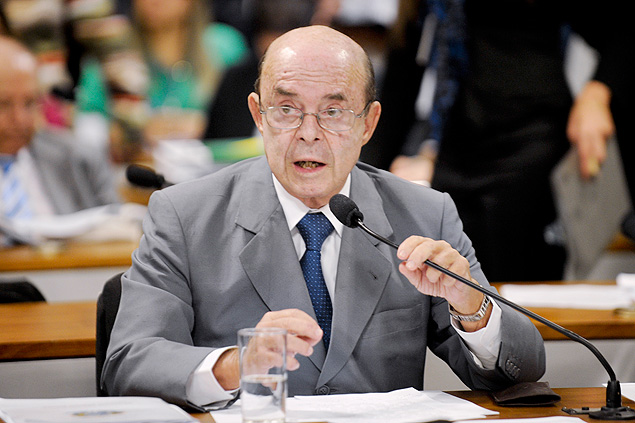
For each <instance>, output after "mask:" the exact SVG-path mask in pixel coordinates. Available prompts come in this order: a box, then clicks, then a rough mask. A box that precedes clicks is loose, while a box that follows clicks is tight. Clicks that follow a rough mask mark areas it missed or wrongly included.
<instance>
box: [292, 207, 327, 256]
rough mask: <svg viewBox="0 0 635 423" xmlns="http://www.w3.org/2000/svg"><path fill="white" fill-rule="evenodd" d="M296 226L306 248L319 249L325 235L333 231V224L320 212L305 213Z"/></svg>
mask: <svg viewBox="0 0 635 423" xmlns="http://www.w3.org/2000/svg"><path fill="white" fill-rule="evenodd" d="M296 226H297V228H298V230H299V231H300V235H302V238H303V239H304V243H305V244H306V248H307V250H315V251H320V250H321V249H322V243H323V242H324V240H325V239H326V237H327V236H329V234H330V233H331V232H333V225H331V222H329V220H328V218H327V217H326V216H324V215H323V214H322V213H307V214H305V215H304V217H303V218H302V219H301V220H300V221H299V222H298V224H297V225H296Z"/></svg>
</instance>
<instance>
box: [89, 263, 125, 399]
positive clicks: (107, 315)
mask: <svg viewBox="0 0 635 423" xmlns="http://www.w3.org/2000/svg"><path fill="white" fill-rule="evenodd" d="M121 275H123V273H118V274H116V275H114V276H113V277H112V278H110V279H108V281H107V282H106V283H105V284H104V287H103V289H102V291H101V294H99V297H98V298H97V328H96V329H97V333H96V342H95V376H96V382H97V396H98V397H106V396H108V393H107V392H106V391H105V390H104V389H102V388H101V383H100V382H101V371H102V368H103V367H104V362H105V361H106V351H107V350H108V343H109V342H110V332H111V331H112V327H113V325H114V324H115V318H116V317H117V311H118V310H119V301H120V299H121Z"/></svg>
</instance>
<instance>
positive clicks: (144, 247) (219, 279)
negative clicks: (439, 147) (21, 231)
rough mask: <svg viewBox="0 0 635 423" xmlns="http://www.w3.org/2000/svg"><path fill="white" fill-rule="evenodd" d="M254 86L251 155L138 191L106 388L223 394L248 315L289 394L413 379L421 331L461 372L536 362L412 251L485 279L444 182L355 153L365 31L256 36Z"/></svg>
mask: <svg viewBox="0 0 635 423" xmlns="http://www.w3.org/2000/svg"><path fill="white" fill-rule="evenodd" d="M256 86H257V92H254V93H252V94H251V95H250V96H249V99H248V105H249V108H250V110H251V113H252V117H253V118H254V122H255V123H256V126H257V127H258V129H259V130H260V132H261V133H262V135H263V140H264V146H265V152H266V157H259V158H254V159H250V160H247V161H244V162H240V163H238V164H235V165H233V166H230V167H228V168H226V169H224V170H222V171H219V172H217V173H215V174H212V175H209V176H207V177H204V178H202V179H199V180H195V181H191V182H186V183H182V184H178V185H176V186H173V187H170V188H167V189H164V190H162V191H158V192H156V193H155V194H153V196H152V198H151V200H150V204H149V214H148V216H147V217H146V219H145V221H144V236H143V239H142V240H141V243H140V246H139V249H138V250H137V251H136V252H135V253H134V254H133V264H132V267H131V268H130V270H128V271H127V272H126V273H125V274H124V276H123V277H122V298H121V305H120V308H119V312H118V315H117V319H116V322H115V325H114V328H113V332H112V338H111V342H110V345H109V348H108V354H107V359H106V363H105V365H104V368H103V375H102V381H101V382H102V386H103V387H104V388H105V389H106V391H107V392H108V393H109V394H112V395H152V396H159V397H162V398H164V399H166V400H168V401H170V402H173V403H176V404H179V405H182V406H187V405H189V406H196V407H206V406H208V405H211V406H217V405H222V404H225V403H227V401H231V399H232V398H234V397H235V395H236V390H237V388H238V385H239V378H238V353H237V350H236V347H235V343H236V331H237V330H238V329H240V328H244V327H254V326H256V327H282V328H285V329H287V330H288V331H289V333H290V334H291V335H290V336H289V338H288V349H289V357H288V368H289V369H290V370H292V371H291V372H290V374H289V385H288V386H289V394H290V395H298V394H305V395H306V394H329V393H331V394H332V393H350V392H371V391H389V390H394V389H399V388H404V387H415V388H417V389H423V372H424V364H425V357H426V348H427V347H429V348H430V350H431V351H432V352H433V353H434V354H436V355H438V356H439V357H441V358H442V359H443V360H445V361H446V362H447V363H448V364H449V365H450V366H451V368H452V369H453V370H454V372H455V373H457V375H459V377H460V378H461V380H463V382H464V383H466V385H467V386H469V387H470V388H473V389H486V390H497V389H501V388H504V387H507V386H510V385H512V384H515V383H517V382H521V381H535V380H537V379H539V378H540V377H541V376H542V374H543V372H544V367H545V357H544V345H543V341H542V338H541V337H540V335H539V333H538V332H537V330H536V328H535V326H534V325H533V324H532V323H531V322H530V321H529V320H528V319H527V318H526V317H525V316H522V315H520V314H518V313H517V312H515V311H514V310H512V309H510V308H508V307H507V306H505V305H504V304H495V303H494V302H490V301H489V300H488V299H487V297H486V296H484V295H483V294H481V293H479V292H478V291H475V290H473V289H471V288H469V287H467V286H465V285H463V284H461V283H459V282H457V281H455V280H453V279H452V278H449V277H446V276H444V275H443V274H442V273H440V272H438V271H437V270H435V269H432V268H429V267H428V266H426V265H425V264H424V261H425V260H426V259H430V260H432V261H435V262H437V263H438V264H440V265H442V266H443V267H446V268H448V269H450V270H452V271H454V272H455V273H457V274H459V275H461V276H463V277H465V278H467V279H470V280H472V281H474V282H476V283H479V284H480V285H483V286H488V282H487V279H486V277H485V275H483V272H482V271H481V268H480V265H479V263H478V261H477V259H476V255H475V252H474V249H473V248H472V245H471V243H470V241H469V238H468V237H467V236H466V235H465V234H464V233H463V231H462V225H461V221H460V219H459V217H458V214H457V211H456V208H455V207H454V204H453V202H452V200H451V198H450V197H449V196H448V195H447V194H443V193H440V192H436V191H434V190H431V189H429V188H426V187H423V186H420V185H415V184H412V183H410V182H407V181H405V180H403V179H400V178H398V177H395V176H393V175H390V174H389V173H387V172H383V171H380V170H377V169H375V168H372V167H370V166H367V165H365V164H362V163H358V162H357V159H358V157H359V154H360V151H361V148H362V146H363V145H364V144H365V143H366V142H368V141H369V139H370V137H371V136H372V133H373V131H374V129H375V127H376V124H377V121H378V119H379V115H380V113H381V105H380V104H379V102H377V101H375V100H374V98H375V97H374V96H375V92H374V76H373V72H372V65H371V64H370V61H369V59H368V56H367V55H366V54H365V52H364V51H363V49H362V48H361V47H360V46H359V45H357V44H356V43H355V42H354V41H352V40H351V39H350V38H348V37H346V36H345V35H343V34H341V33H339V32H337V31H335V30H333V29H331V28H328V27H322V26H311V27H305V28H300V29H296V30H292V31H290V32H288V33H286V34H285V35H283V36H281V37H279V38H278V39H277V40H276V41H274V42H273V43H272V44H271V46H270V47H269V50H268V51H267V53H266V55H265V58H264V62H263V64H262V66H261V72H260V76H259V80H258V81H257V84H256ZM338 193H342V194H345V195H348V196H350V197H351V198H352V199H353V200H354V201H355V202H356V203H357V204H358V206H359V207H360V209H361V210H362V211H363V212H364V215H365V219H364V222H365V223H366V224H367V225H368V226H369V227H372V228H373V229H374V230H375V231H377V232H379V233H381V234H382V235H384V236H386V237H388V238H390V239H392V240H394V241H396V242H401V244H400V246H399V250H398V251H397V253H395V251H394V250H392V249H391V248H390V247H387V246H386V245H383V244H381V243H379V242H378V241H376V240H374V239H373V238H371V237H369V236H368V235H366V234H365V233H363V232H361V231H359V230H352V229H349V228H345V227H343V225H342V224H341V223H339V222H338V221H337V219H336V218H335V217H334V216H333V214H332V213H331V211H330V209H329V206H328V202H329V199H330V198H331V197H332V196H333V195H335V194H338ZM307 213H322V214H323V215H324V216H325V217H326V218H327V219H328V221H329V222H330V223H331V225H332V226H333V228H334V229H333V231H332V232H331V234H330V235H329V236H328V237H327V238H326V240H325V241H324V244H323V245H322V250H321V266H322V273H323V276H324V277H323V279H324V283H325V285H326V287H327V288H328V294H329V296H330V299H331V301H332V323H331V325H330V327H329V328H326V327H321V326H320V325H319V324H318V323H317V322H316V312H315V311H314V307H313V305H312V300H311V297H310V294H309V289H308V288H307V284H306V282H305V278H304V276H303V272H302V268H301V264H300V258H301V257H302V256H303V254H304V252H305V249H306V247H305V243H304V241H303V235H302V233H300V232H299V229H298V228H297V227H296V224H298V222H299V221H301V220H302V219H303V216H304V215H305V214H307ZM413 233H414V234H417V235H412V234H413ZM402 240H403V242H402ZM510 247H511V246H510ZM492 289H493V288H492ZM451 316H452V317H451ZM323 337H325V338H328V339H323ZM325 341H328V343H327V342H325Z"/></svg>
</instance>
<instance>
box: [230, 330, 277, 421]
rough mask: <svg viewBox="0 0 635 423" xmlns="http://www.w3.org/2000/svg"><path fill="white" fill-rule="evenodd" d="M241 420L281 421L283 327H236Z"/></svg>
mask: <svg viewBox="0 0 635 423" xmlns="http://www.w3.org/2000/svg"><path fill="white" fill-rule="evenodd" d="M238 348H239V349H240V402H241V407H242V416H243V423H284V421H285V416H286V410H285V402H286V398H287V366H286V356H287V331H286V330H285V329H279V328H246V329H240V330H239V331H238Z"/></svg>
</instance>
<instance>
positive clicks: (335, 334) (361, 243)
mask: <svg viewBox="0 0 635 423" xmlns="http://www.w3.org/2000/svg"><path fill="white" fill-rule="evenodd" d="M351 199H353V201H355V202H356V203H357V205H358V207H359V209H360V210H361V211H362V212H363V213H364V223H366V224H367V225H368V226H369V227H370V228H372V229H373V230H375V231H377V232H378V233H380V234H382V235H384V236H386V237H390V236H391V235H392V233H393V231H392V228H391V226H390V224H389V222H388V219H387V218H386V216H385V215H384V213H383V207H382V199H381V197H380V196H379V193H378V192H377V190H376V189H375V187H374V185H373V183H372V181H371V180H370V178H369V177H368V176H366V174H364V173H363V172H362V171H360V170H359V169H357V168H354V169H353V176H352V180H351ZM394 254H395V251H393V249H392V248H390V247H388V246H386V245H384V244H382V243H380V242H379V241H377V240H376V239H374V238H373V237H371V236H370V235H367V234H366V233H365V232H363V231H362V230H361V229H350V228H344V232H343V235H342V246H341V248H340V259H339V263H338V270H337V281H336V286H335V296H334V297H335V304H334V307H333V329H332V333H331V346H330V348H329V352H328V356H327V360H326V362H325V363H324V368H323V370H322V373H321V375H320V378H319V380H318V386H320V385H323V384H325V383H327V382H328V381H329V380H330V379H331V378H333V377H334V376H335V375H336V374H337V373H338V372H339V371H340V370H341V369H342V367H343V366H344V365H345V364H346V362H347V361H348V359H349V358H350V356H351V354H352V352H353V350H354V348H355V345H356V344H357V342H358V340H359V337H360V336H361V334H362V332H363V330H364V328H365V327H366V325H367V323H368V321H369V320H370V318H371V316H372V314H373V311H374V310H375V307H376V305H377V303H378V301H379V299H380V297H381V294H382V292H383V290H384V286H385V285H386V283H387V281H388V278H389V276H390V274H391V272H392V269H393V268H392V262H391V261H390V260H389V258H390V257H392V256H393V255H394Z"/></svg>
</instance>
